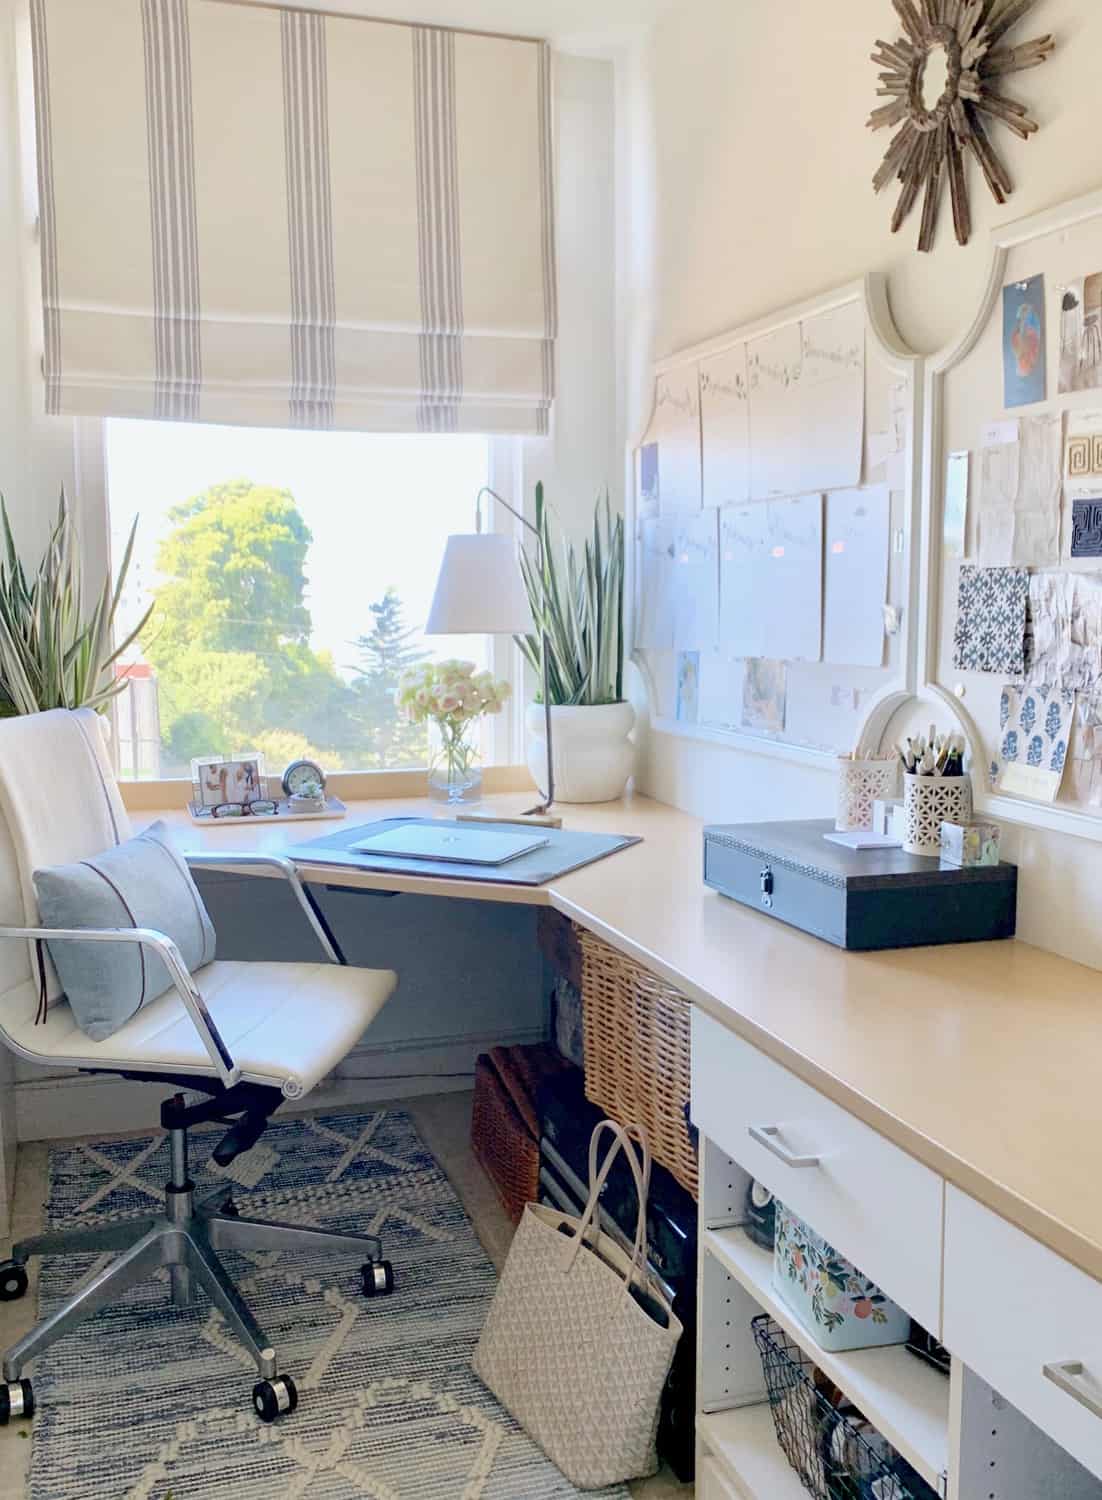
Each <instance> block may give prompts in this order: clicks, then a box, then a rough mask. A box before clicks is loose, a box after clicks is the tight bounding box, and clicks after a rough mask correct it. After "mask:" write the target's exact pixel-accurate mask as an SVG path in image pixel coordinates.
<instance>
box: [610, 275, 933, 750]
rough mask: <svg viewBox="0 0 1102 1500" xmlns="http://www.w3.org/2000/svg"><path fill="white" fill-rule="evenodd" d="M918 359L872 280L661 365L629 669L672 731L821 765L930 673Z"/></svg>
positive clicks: (640, 510)
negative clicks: (920, 610) (922, 651)
mask: <svg viewBox="0 0 1102 1500" xmlns="http://www.w3.org/2000/svg"><path fill="white" fill-rule="evenodd" d="M921 400H922V370H921V361H920V360H919V359H918V357H917V356H915V355H914V354H912V353H911V352H910V351H909V350H908V349H907V348H906V346H905V345H904V344H903V342H902V340H901V339H900V337H899V335H898V334H897V332H896V330H895V326H894V324H893V322H892V319H891V314H890V311H889V307H888V299H887V293H886V286H885V280H884V278H883V277H881V276H875V275H870V276H867V277H865V278H864V279H863V280H861V281H858V282H854V283H851V284H849V285H847V286H845V287H842V288H840V289H839V290H837V291H836V292H833V293H830V294H828V295H826V296H822V297H818V298H816V299H813V300H812V301H809V302H805V303H801V304H799V305H798V306H793V307H789V308H786V309H784V310H782V311H780V312H778V313H776V314H774V315H773V316H770V317H767V318H763V319H760V320H758V321H757V322H755V323H753V324H750V325H747V326H745V327H741V328H736V329H733V330H731V332H729V333H726V334H723V335H721V336H720V337H718V338H714V339H711V340H709V341H707V342H706V343H703V344H700V345H697V346H695V347H693V348H691V349H686V350H683V351H681V352H680V353H678V354H676V355H674V356H672V357H671V358H669V359H666V360H663V361H661V362H660V363H659V364H658V365H657V366H656V368H655V388H654V405H653V410H652V413H651V417H650V421H649V423H648V425H647V428H646V431H645V432H644V434H643V436H642V438H641V441H640V443H639V445H638V447H637V450H636V454H635V487H634V489H635V503H634V513H633V515H632V533H633V536H634V542H635V546H634V570H633V609H632V618H633V658H634V660H635V661H636V662H637V663H638V665H639V666H640V668H641V670H642V672H643V674H644V677H645V680H646V682H647V687H648V692H649V695H650V702H651V712H652V724H653V727H654V728H655V729H656V730H657V731H658V732H661V733H667V734H674V735H683V736H688V737H694V738H703V739H709V740H717V741H720V742H722V743H728V744H731V745H734V746H739V747H742V748H746V749H752V750H755V751H760V752H762V753H766V754H772V755H777V756H782V757H785V758H788V759H794V760H800V761H806V762H810V763H814V764H828V763H831V762H832V761H833V758H834V757H835V756H836V755H837V754H839V753H848V752H849V751H851V750H853V749H854V748H856V747H857V746H858V745H859V744H865V743H871V742H873V741H874V740H876V739H878V738H879V736H880V733H881V732H882V730H883V728H884V726H885V725H886V724H887V722H888V720H889V719H890V718H891V716H892V714H893V712H894V711H895V710H896V709H897V708H898V706H899V705H900V703H901V702H903V701H904V700H905V699H906V698H907V697H908V696H909V695H910V694H911V693H913V692H914V690H915V686H916V681H917V672H918V650H917V647H918V639H919V636H918V630H917V623H916V619H915V609H914V601H915V598H916V591H917V578H916V568H917V561H918V557H919V547H918V518H919V506H918V500H917V497H918V495H919V481H920V470H919V465H920V459H921V441H920V430H919V425H918V424H919V416H920V409H921Z"/></svg>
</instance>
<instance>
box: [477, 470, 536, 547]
mask: <svg viewBox="0 0 1102 1500" xmlns="http://www.w3.org/2000/svg"><path fill="white" fill-rule="evenodd" d="M483 495H489V497H490V499H491V500H496V501H497V503H498V504H499V505H503V506H504V507H505V509H506V510H507V511H508V512H509V514H510V515H511V516H514V517H515V518H516V519H517V520H518V521H519V522H520V524H521V525H522V526H527V528H528V530H529V531H530V532H531V533H532V535H533V536H534V537H535V538H536V539H537V541H538V540H540V534H539V532H538V530H537V529H536V527H535V526H533V525H532V523H531V521H530V520H529V519H528V517H527V516H526V515H524V514H522V512H520V511H519V510H517V509H516V508H515V507H514V506H512V505H510V504H509V502H508V500H505V499H503V498H502V496H501V495H499V494H498V492H497V490H492V489H491V488H490V486H489V485H488V484H484V485H483V486H482V488H481V489H480V490H479V492H478V494H477V495H476V496H475V500H474V517H475V526H474V529H475V530H476V531H479V532H480V531H481V530H482V497H483Z"/></svg>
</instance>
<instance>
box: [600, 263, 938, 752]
mask: <svg viewBox="0 0 1102 1500" xmlns="http://www.w3.org/2000/svg"><path fill="white" fill-rule="evenodd" d="M858 302H859V303H860V305H861V308H862V312H863V316H864V326H865V382H866V389H865V408H866V417H865V437H864V447H863V461H862V481H861V482H862V487H865V486H870V485H874V484H879V483H884V482H887V483H888V484H889V489H890V490H891V493H892V495H893V501H892V520H891V552H890V556H889V594H888V601H887V602H889V603H891V604H893V605H895V606H896V607H897V608H898V609H899V610H900V612H901V620H900V626H899V630H898V632H897V633H896V634H895V635H894V636H889V637H886V653H885V654H886V656H887V665H885V666H884V667H882V668H879V669H877V668H865V669H860V668H853V667H846V666H844V665H832V664H830V663H826V662H824V663H819V664H816V663H797V664H796V665H797V666H799V667H805V666H811V667H815V666H816V665H818V666H821V667H822V671H823V683H824V688H827V687H829V685H830V684H832V683H839V684H842V685H843V686H850V685H853V686H858V685H859V686H860V690H861V691H862V692H863V693H865V694H867V696H866V697H865V699H864V701H862V703H861V706H860V709H859V711H858V712H857V713H855V714H854V716H853V720H852V728H850V729H849V730H848V732H847V734H846V736H845V738H846V739H847V740H852V741H854V742H855V741H856V739H857V738H858V737H860V738H861V739H862V740H873V739H879V737H880V736H881V734H882V733H883V730H884V728H885V727H886V726H887V724H888V722H889V721H890V719H891V718H892V715H893V714H894V712H895V711H896V709H897V708H898V707H899V706H900V705H901V704H902V703H904V702H906V701H907V699H908V698H909V697H911V696H912V695H913V693H914V691H915V688H916V684H917V682H918V679H919V652H918V642H919V635H918V631H917V629H916V619H917V611H916V609H915V601H916V599H917V594H918V588H919V567H918V564H919V555H920V554H919V546H918V541H919V521H920V517H919V505H918V496H919V493H920V481H921V470H920V465H921V456H922V443H921V411H922V399H923V380H922V360H921V358H920V357H919V356H918V355H916V354H914V353H913V352H912V351H911V350H910V349H908V347H907V346H906V344H905V343H904V342H903V340H902V338H901V337H900V335H899V333H898V332H897V330H896V327H895V324H894V322H893V320H892V316H891V310H890V307H889V304H888V293H887V278H886V277H885V276H883V275H880V274H877V273H869V274H867V275H866V276H864V277H863V278H861V279H860V280H858V281H853V282H849V283H847V284H846V285H845V286H842V287H839V288H837V289H836V290H835V291H833V292H829V293H826V294H824V295H822V296H819V297H814V298H811V299H809V300H807V301H804V302H800V303H797V304H794V305H792V306H789V307H786V308H783V309H780V310H778V311H777V312H775V313H772V314H770V315H768V316H767V317H764V318H759V319H757V320H756V321H755V322H752V323H748V324H745V325H742V326H740V327H738V328H734V329H731V330H730V331H728V332H727V333H724V334H721V335H719V336H717V337H715V338H711V339H708V340H706V341H705V342H703V343H700V344H696V345H693V346H692V347H690V348H686V349H683V350H680V351H679V352H678V353H676V354H673V355H671V356H669V357H668V358H666V359H663V360H660V361H658V362H657V364H656V365H655V370H654V373H655V390H656V392H657V389H658V382H659V381H660V380H662V379H663V378H665V377H668V376H670V375H674V374H679V375H680V376H681V377H682V378H685V377H687V378H688V379H689V381H690V383H691V382H692V381H693V380H697V381H698V380H699V372H700V366H701V363H702V361H705V360H707V359H709V358H711V357H713V356H715V355H720V354H724V353H726V352H727V351H729V350H732V349H735V348H737V346H738V345H740V344H744V343H746V342H748V341H750V340H753V339H758V338H761V337H763V336H765V335H768V334H771V333H776V332H778V331H780V330H782V329H785V328H790V327H792V326H793V325H798V324H799V323H801V322H803V321H806V320H808V319H810V318H813V317H816V316H819V315H822V314H824V313H829V312H833V311H836V310H838V309H840V308H844V307H846V306H847V305H849V304H852V303H858ZM874 366H875V367H876V368H877V379H878V381H879V382H880V384H881V386H882V388H883V395H884V398H885V400H887V399H888V395H889V392H890V388H891V386H892V385H894V384H898V383H902V384H903V385H904V388H905V389H904V415H905V429H906V430H905V436H904V448H903V451H902V453H901V455H899V459H898V461H897V465H896V469H897V473H896V475H895V476H894V477H893V475H892V473H891V472H886V471H885V467H884V465H879V466H876V467H873V466H871V465H870V455H869V451H868V431H869V416H868V413H869V406H870V380H869V373H870V369H871V368H872V367H874ZM653 421H654V412H653V410H652V412H651V414H650V416H649V417H648V420H647V423H646V424H645V427H644V431H643V433H642V434H641V435H640V438H639V441H638V443H637V444H636V449H637V450H638V448H639V446H640V445H641V444H642V443H643V442H645V441H646V435H647V433H648V432H649V430H650V429H651V427H652V425H653ZM700 442H701V462H702V463H703V435H702V434H701V438H700ZM635 468H636V482H635V483H633V484H632V486H631V487H630V492H629V493H630V495H631V503H630V507H629V533H630V535H631V537H632V539H633V545H632V547H631V548H629V553H630V559H631V560H630V565H629V591H628V593H629V598H628V606H629V607H628V611H627V613H628V619H629V622H630V626H629V634H630V640H631V658H632V660H633V661H634V662H635V663H636V665H637V666H638V667H639V669H640V671H641V673H642V675H643V678H644V681H645V683H646V686H647V695H648V699H649V702H650V704H651V708H652V727H653V728H654V729H655V730H657V731H658V732H659V733H662V734H670V735H676V736H679V737H681V738H684V739H693V740H703V741H707V742H712V743H717V744H722V745H726V746H729V747H732V748H735V749H739V750H743V751H748V752H750V753H755V754H760V755H766V756H772V757H774V758H776V759H780V760H785V761H790V762H792V763H795V764H802V765H809V766H818V767H822V768H833V766H834V763H835V758H836V755H837V753H838V752H839V751H842V752H848V751H849V750H851V749H852V748H853V747H854V746H853V743H846V744H841V743H839V744H836V745H835V744H828V743H827V733H824V734H823V735H822V736H821V738H820V741H819V742H818V743H813V742H810V741H806V742H805V741H803V740H797V739H795V738H793V737H792V736H791V734H790V733H788V732H787V731H782V732H780V733H778V734H776V735H769V734H763V733H755V732H753V731H747V730H744V729H738V728H734V727H731V726H732V724H733V723H735V722H737V719H738V715H739V711H740V707H741V702H740V703H739V704H735V703H732V705H731V715H730V720H729V721H728V722H727V723H724V724H716V723H711V722H704V723H699V724H688V723H684V722H681V721H679V720H678V719H677V718H676V717H674V716H672V715H671V714H669V713H667V712H664V711H663V710H664V706H665V702H664V700H666V699H668V697H669V687H668V684H667V683H666V682H665V681H664V680H663V679H664V678H666V677H668V676H669V675H670V671H671V670H675V668H670V665H669V662H668V661H666V660H665V658H672V659H674V661H675V660H676V656H677V654H678V653H677V652H676V651H672V652H653V651H645V650H642V649H639V648H637V647H636V645H635V641H634V635H635V622H636V617H637V609H636V606H637V603H638V598H637V594H638V587H639V569H638V532H639V522H640V519H641V516H640V504H639V492H638V490H639V486H638V464H636V466H635ZM824 492H825V493H827V494H829V491H824ZM762 503H764V501H763V502H762ZM870 677H871V678H872V679H873V681H872V683H871V684H870ZM851 680H852V681H851Z"/></svg>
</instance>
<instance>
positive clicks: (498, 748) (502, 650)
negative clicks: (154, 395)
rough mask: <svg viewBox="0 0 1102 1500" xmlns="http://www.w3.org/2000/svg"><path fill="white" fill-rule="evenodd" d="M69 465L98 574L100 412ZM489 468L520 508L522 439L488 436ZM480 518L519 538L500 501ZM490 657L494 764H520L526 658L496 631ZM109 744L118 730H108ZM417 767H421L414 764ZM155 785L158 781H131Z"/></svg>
mask: <svg viewBox="0 0 1102 1500" xmlns="http://www.w3.org/2000/svg"><path fill="white" fill-rule="evenodd" d="M73 427H74V433H73V469H74V479H75V490H76V494H75V500H76V512H77V515H78V517H79V521H80V531H81V548H82V557H83V565H84V570H85V576H86V578H88V579H100V578H103V576H104V574H105V573H106V572H107V571H108V570H112V571H113V564H114V559H113V558H112V556H111V513H110V504H109V499H108V483H107V426H106V422H105V421H104V420H102V419H100V418H98V417H78V418H77V419H76V420H75V421H74V424H73ZM488 449H489V465H488V469H489V472H488V473H487V476H486V483H487V485H489V487H490V488H491V489H493V490H496V491H497V492H498V493H499V494H500V495H501V496H502V497H503V499H506V500H508V501H509V503H510V505H516V506H517V507H518V508H520V506H521V504H522V486H523V472H524V465H523V439H521V438H509V437H491V438H490V439H489V443H488ZM482 513H483V524H484V525H486V526H488V527H489V528H490V529H492V530H494V531H500V532H502V533H504V534H506V535H510V536H512V535H515V536H516V537H517V538H518V540H519V541H523V539H524V538H523V527H521V525H520V523H519V522H518V521H516V520H514V518H513V517H512V516H510V515H509V514H508V513H507V512H506V511H505V510H504V509H503V508H502V507H501V506H499V505H493V506H489V507H487V506H483V512H482ZM474 524H475V496H474V495H472V496H471V506H470V519H469V521H465V522H463V523H461V525H460V529H462V530H471V531H473V530H474ZM490 648H491V649H490V660H491V664H492V668H493V671H494V673H495V675H496V676H499V677H504V678H506V679H507V680H508V681H509V682H510V683H511V684H512V687H513V693H512V697H511V698H510V700H509V704H508V706H507V707H506V709H505V711H504V712H502V713H501V714H499V715H496V716H495V717H493V718H492V719H491V720H490V730H491V741H490V749H491V756H492V763H493V764H494V765H496V766H503V767H504V766H518V765H523V763H524V706H525V701H526V688H527V681H526V675H525V665H524V658H523V657H522V656H521V653H520V650H519V648H518V647H517V645H516V643H515V642H514V641H513V640H512V639H510V638H509V637H507V636H495V637H493V638H492V640H491V643H490ZM110 716H111V727H112V730H113V731H114V730H116V729H117V720H116V711H115V705H114V704H113V703H112V705H111V708H110ZM111 740H112V745H117V744H118V742H119V741H118V734H117V733H112V736H111ZM416 769H420V768H415V772H416ZM350 774H355V775H357V776H360V775H362V776H368V777H371V776H377V777H387V776H392V775H393V774H394V773H393V772H392V771H389V770H378V771H363V772H354V773H350ZM134 784H135V785H141V786H143V787H155V786H157V785H158V784H159V783H157V782H155V781H145V782H141V783H134Z"/></svg>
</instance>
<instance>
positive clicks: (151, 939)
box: [0, 927, 241, 1088]
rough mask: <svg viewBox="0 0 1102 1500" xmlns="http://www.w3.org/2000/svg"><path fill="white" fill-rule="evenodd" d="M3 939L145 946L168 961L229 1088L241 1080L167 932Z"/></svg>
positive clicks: (87, 930)
mask: <svg viewBox="0 0 1102 1500" xmlns="http://www.w3.org/2000/svg"><path fill="white" fill-rule="evenodd" d="M0 938H30V939H32V940H37V939H41V940H42V941H43V942H46V943H58V942H61V943H65V942H79V943H141V944H142V945H143V946H144V947H146V948H152V949H153V950H154V952H156V953H157V954H159V955H160V957H161V958H162V959H163V960H164V964H165V967H166V968H167V970H168V972H169V975H170V977H171V979H172V982H173V984H174V985H175V986H176V993H177V994H178V995H179V996H180V999H181V1000H182V1001H183V1003H184V1009H185V1010H186V1011H187V1013H188V1017H189V1019H190V1020H191V1023H192V1025H193V1026H194V1027H195V1029H196V1031H197V1032H198V1033H199V1038H200V1040H201V1041H202V1043H203V1046H204V1047H205V1048H206V1049H207V1055H208V1057H209V1058H210V1060H211V1062H212V1063H213V1064H214V1066H215V1068H216V1069H217V1071H218V1076H219V1078H221V1080H222V1082H223V1083H224V1084H225V1086H226V1087H227V1088H232V1087H233V1085H234V1084H235V1083H237V1082H239V1081H240V1078H241V1069H240V1068H239V1067H238V1066H237V1064H236V1063H235V1062H234V1060H233V1057H232V1056H231V1055H230V1051H229V1048H228V1047H227V1046H226V1044H225V1042H224V1041H223V1040H222V1036H221V1033H220V1032H219V1030H218V1027H217V1026H216V1025H215V1024H214V1018H213V1016H212V1015H211V1013H210V1011H209V1010H208V1009H207V1003H206V1001H205V1000H204V999H203V996H202V994H201V993H200V991H199V989H198V987H197V986H196V984H195V981H194V980H193V979H192V977H191V975H190V974H189V973H188V969H187V965H186V964H185V963H184V960H183V958H182V956H181V954H180V950H179V948H177V946H176V944H175V943H174V942H173V941H172V939H171V938H170V937H166V936H165V934H164V933H163V932H156V931H155V930H154V929H153V928H152V927H0Z"/></svg>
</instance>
